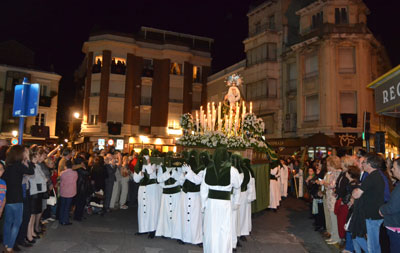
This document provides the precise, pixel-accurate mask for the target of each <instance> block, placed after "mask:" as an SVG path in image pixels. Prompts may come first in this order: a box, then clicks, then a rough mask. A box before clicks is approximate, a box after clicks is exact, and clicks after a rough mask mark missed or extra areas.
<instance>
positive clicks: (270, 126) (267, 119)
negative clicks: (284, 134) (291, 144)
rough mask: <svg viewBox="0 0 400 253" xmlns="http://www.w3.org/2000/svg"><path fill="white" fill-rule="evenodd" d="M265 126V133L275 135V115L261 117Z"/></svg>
mask: <svg viewBox="0 0 400 253" xmlns="http://www.w3.org/2000/svg"><path fill="white" fill-rule="evenodd" d="M261 118H262V119H263V121H264V124H265V133H266V134H273V133H274V121H275V120H274V114H268V115H266V116H263V117H261Z"/></svg>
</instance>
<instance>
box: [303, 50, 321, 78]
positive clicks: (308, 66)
mask: <svg viewBox="0 0 400 253" xmlns="http://www.w3.org/2000/svg"><path fill="white" fill-rule="evenodd" d="M304 67H305V75H304V77H305V78H310V77H314V76H318V55H317V54H311V55H308V56H306V57H305V66H304Z"/></svg>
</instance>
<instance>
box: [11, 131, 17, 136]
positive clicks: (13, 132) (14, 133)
mask: <svg viewBox="0 0 400 253" xmlns="http://www.w3.org/2000/svg"><path fill="white" fill-rule="evenodd" d="M11 134H12V136H13V137H14V138H15V137H17V136H18V131H17V130H13V131H12V132H11Z"/></svg>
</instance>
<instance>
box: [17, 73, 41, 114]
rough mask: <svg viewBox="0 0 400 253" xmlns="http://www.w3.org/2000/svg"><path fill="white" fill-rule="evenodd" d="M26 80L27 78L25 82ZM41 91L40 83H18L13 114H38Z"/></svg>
mask: <svg viewBox="0 0 400 253" xmlns="http://www.w3.org/2000/svg"><path fill="white" fill-rule="evenodd" d="M26 81H27V79H24V82H26ZM39 91H40V86H39V84H38V83H32V84H27V83H23V84H18V85H16V86H15V92H14V105H13V116H14V117H28V116H36V115H37V114H38V107H39Z"/></svg>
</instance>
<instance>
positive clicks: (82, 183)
mask: <svg viewBox="0 0 400 253" xmlns="http://www.w3.org/2000/svg"><path fill="white" fill-rule="evenodd" d="M76 172H78V180H76V193H77V195H82V196H87V195H89V193H90V192H89V191H90V181H89V171H87V170H85V169H84V168H79V169H77V170H76Z"/></svg>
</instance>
